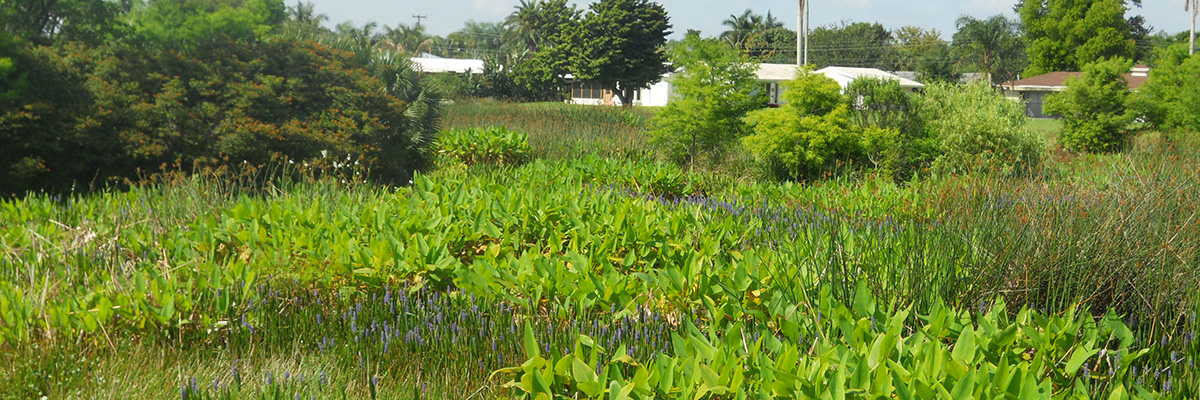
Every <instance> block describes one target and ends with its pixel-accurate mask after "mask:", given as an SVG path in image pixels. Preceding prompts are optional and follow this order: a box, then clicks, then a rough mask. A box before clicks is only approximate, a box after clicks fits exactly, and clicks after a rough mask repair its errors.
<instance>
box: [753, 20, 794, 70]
mask: <svg viewBox="0 0 1200 400" xmlns="http://www.w3.org/2000/svg"><path fill="white" fill-rule="evenodd" d="M744 47H745V52H746V54H747V55H749V56H750V57H751V58H754V59H755V60H758V61H761V62H769V63H779V64H795V63H796V31H793V30H791V29H788V28H772V29H767V30H765V31H759V32H755V33H753V34H751V35H750V36H749V37H747V38H746V42H745V44H744Z"/></svg>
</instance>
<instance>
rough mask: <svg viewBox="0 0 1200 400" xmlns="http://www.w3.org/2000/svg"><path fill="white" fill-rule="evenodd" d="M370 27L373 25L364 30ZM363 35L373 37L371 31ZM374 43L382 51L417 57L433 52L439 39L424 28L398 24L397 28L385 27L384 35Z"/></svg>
mask: <svg viewBox="0 0 1200 400" xmlns="http://www.w3.org/2000/svg"><path fill="white" fill-rule="evenodd" d="M369 26H372V25H369V24H368V25H366V26H364V27H363V28H364V29H366V28H367V27H369ZM362 35H363V36H365V37H370V36H371V34H370V32H369V31H367V32H364V33H363V34H362ZM372 41H373V42H375V45H376V46H378V47H379V48H381V49H385V50H387V51H395V52H398V53H402V54H406V55H408V56H409V57H416V56H418V55H420V54H422V53H431V52H433V45H434V43H436V42H437V38H435V37H433V36H430V35H429V34H427V33H425V27H424V26H420V25H416V26H408V25H405V24H397V25H396V27H395V28H392V27H388V26H384V27H383V33H382V34H381V35H379V36H378V40H372Z"/></svg>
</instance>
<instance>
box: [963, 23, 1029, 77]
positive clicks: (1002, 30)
mask: <svg viewBox="0 0 1200 400" xmlns="http://www.w3.org/2000/svg"><path fill="white" fill-rule="evenodd" d="M955 25H957V26H958V32H955V33H954V43H953V45H952V46H953V50H954V56H955V58H956V59H957V60H958V68H959V69H960V70H963V71H977V72H982V73H985V74H987V75H988V78H989V82H990V83H992V84H999V83H1002V82H1006V81H1008V80H1010V79H1014V78H1016V77H1017V75H1018V74H1020V73H1021V71H1022V70H1024V69H1025V67H1026V65H1027V60H1026V55H1025V44H1024V43H1023V42H1022V39H1021V31H1020V29H1021V25H1020V23H1018V22H1015V21H1010V20H1009V19H1008V18H1007V17H1005V16H1003V15H995V16H992V17H991V18H988V19H984V20H980V19H975V18H974V17H970V16H965V17H962V18H959V19H958V21H957V22H956V23H955Z"/></svg>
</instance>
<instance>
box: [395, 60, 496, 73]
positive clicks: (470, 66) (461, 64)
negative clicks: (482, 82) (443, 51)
mask: <svg viewBox="0 0 1200 400" xmlns="http://www.w3.org/2000/svg"><path fill="white" fill-rule="evenodd" d="M411 60H412V62H413V66H414V67H416V69H417V70H418V71H421V72H430V73H439V72H453V73H456V74H461V73H466V72H467V71H470V72H472V73H476V74H478V73H482V72H483V60H460V59H454V58H433V57H414V58H412V59H411Z"/></svg>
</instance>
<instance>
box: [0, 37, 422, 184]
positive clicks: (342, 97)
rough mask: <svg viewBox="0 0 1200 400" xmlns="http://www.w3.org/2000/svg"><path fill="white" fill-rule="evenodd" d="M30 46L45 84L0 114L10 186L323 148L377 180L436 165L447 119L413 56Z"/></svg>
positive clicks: (305, 49) (4, 174) (268, 44)
mask: <svg viewBox="0 0 1200 400" xmlns="http://www.w3.org/2000/svg"><path fill="white" fill-rule="evenodd" d="M32 51H33V53H32V54H33V55H32V56H29V57H23V58H21V59H20V60H18V61H19V63H18V68H20V69H19V70H20V71H23V72H26V73H27V74H28V75H29V77H30V82H31V83H37V84H38V86H37V87H39V93H38V94H31V95H28V96H22V97H21V99H18V101H16V102H14V104H13V105H14V107H5V110H9V111H6V112H5V113H4V114H3V116H0V118H2V119H3V127H2V128H0V130H2V131H3V132H0V142H2V143H3V144H5V145H4V146H2V147H4V150H3V151H4V154H3V155H4V157H3V158H4V160H13V161H14V162H15V164H17V165H4V166H3V167H4V168H5V170H4V171H0V184H2V185H3V187H0V189H2V190H3V191H4V193H9V194H11V193H18V192H20V191H24V190H28V189H46V190H57V189H66V188H69V187H70V186H71V185H72V184H74V183H84V184H86V183H88V182H92V181H95V180H98V181H101V182H103V181H107V180H112V179H115V180H121V179H127V178H128V179H133V178H137V177H139V176H142V175H144V174H147V173H154V172H157V171H161V170H163V168H164V166H169V165H179V166H182V167H184V168H190V167H193V166H197V165H199V166H213V167H216V166H227V165H232V164H255V165H262V164H266V163H268V162H270V161H271V160H272V159H276V158H279V157H286V158H289V159H293V160H305V159H312V158H317V157H319V156H320V154H322V152H325V153H326V154H334V155H338V156H339V157H341V156H346V157H349V158H353V159H356V160H361V161H362V162H365V163H366V164H368V165H369V168H370V169H371V171H372V173H373V174H374V178H377V179H383V180H386V181H407V180H408V177H409V174H411V172H412V171H414V170H417V169H421V168H424V167H425V166H426V165H427V163H428V155H429V151H428V150H429V148H428V147H429V145H431V144H432V138H433V136H434V135H436V132H437V129H436V126H437V121H438V118H439V116H440V111H439V108H438V107H439V101H440V100H439V98H438V96H436V94H434V93H432V92H429V91H427V90H424V89H423V88H422V86H421V85H420V82H419V81H417V80H416V78H415V75H413V74H414V73H413V72H412V71H411V68H410V66H409V64H408V62H407V60H406V59H404V58H399V57H397V58H388V57H378V58H376V59H373V60H372V61H371V63H370V64H367V65H364V64H362V63H361V62H359V61H357V60H356V59H355V58H354V57H352V55H351V54H350V53H347V52H343V51H338V50H332V49H329V48H328V47H325V46H323V45H318V44H312V43H296V42H290V41H282V40H270V41H265V42H256V43H244V42H229V41H225V42H219V43H211V44H209V45H207V46H204V47H203V48H199V49H194V50H188V51H177V50H170V49H159V50H154V51H146V50H144V49H140V48H134V47H123V46H109V47H89V46H84V45H79V44H66V45H61V46H56V47H54V48H36V49H33V50H32ZM37 60H40V61H37ZM30 63H32V64H30ZM25 65H29V66H30V67H29V68H26V67H25ZM33 65H46V66H47V67H46V68H40V67H39V68H36V69H35V68H34V67H33ZM40 93H51V94H52V95H49V96H46V95H42V94H40ZM6 105H7V104H6ZM14 111H15V112H14ZM9 143H16V145H13V146H10V145H8V144H9Z"/></svg>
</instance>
